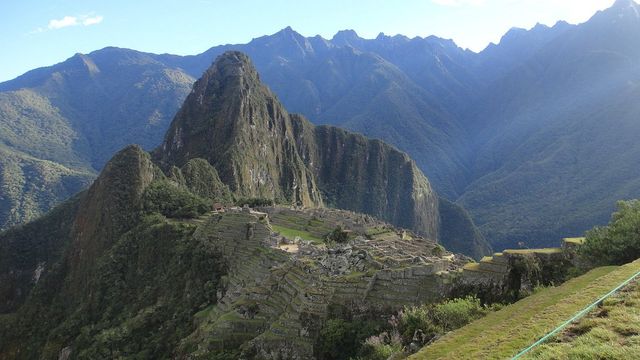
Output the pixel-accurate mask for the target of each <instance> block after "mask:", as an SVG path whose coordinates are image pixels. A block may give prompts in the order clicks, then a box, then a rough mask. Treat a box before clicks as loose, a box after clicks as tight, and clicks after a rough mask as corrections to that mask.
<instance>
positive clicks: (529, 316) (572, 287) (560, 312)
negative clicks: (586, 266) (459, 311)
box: [410, 260, 640, 360]
mask: <svg viewBox="0 0 640 360" xmlns="http://www.w3.org/2000/svg"><path fill="white" fill-rule="evenodd" d="M638 271H640V260H636V261H634V262H632V263H629V264H626V265H622V266H605V267H599V268H596V269H593V270H591V271H589V272H588V273H586V274H584V275H582V276H579V277H576V278H574V279H571V280H569V281H567V282H565V283H564V284H562V285H560V286H557V287H550V288H546V289H543V290H541V291H539V292H537V293H535V294H533V295H531V296H529V297H527V298H525V299H523V300H520V301H518V302H516V303H514V304H511V305H509V306H506V307H505V308H503V309H502V310H500V311H497V312H494V313H491V314H489V315H487V316H486V317H484V318H482V319H479V320H477V321H475V322H473V323H471V324H469V325H467V326H465V327H462V328H460V329H458V330H455V331H452V332H450V333H448V334H447V335H445V336H443V337H442V338H440V339H439V340H437V341H436V342H434V343H433V344H431V345H429V346H426V347H424V348H423V349H422V350H420V351H419V352H418V353H416V354H414V355H413V356H412V357H410V359H430V360H431V359H508V358H511V357H512V356H514V355H515V354H517V353H518V352H519V351H520V350H522V349H524V348H526V347H527V346H529V345H530V344H532V343H534V342H535V341H536V340H538V339H540V338H541V337H542V336H544V335H545V334H547V333H548V332H550V331H551V330H553V329H554V328H556V327H557V326H558V325H560V324H562V323H563V322H564V321H566V320H568V319H569V318H571V317H572V316H573V315H574V314H575V313H577V312H578V311H580V310H582V309H584V308H585V307H587V306H588V305H589V304H591V303H592V302H593V301H595V300H597V299H598V298H600V297H601V296H603V295H604V294H606V293H607V292H609V291H610V290H611V289H613V288H615V287H616V286H617V285H618V284H620V283H622V282H623V281H625V280H627V279H628V278H629V277H631V276H632V275H634V274H635V273H637V272H638Z"/></svg>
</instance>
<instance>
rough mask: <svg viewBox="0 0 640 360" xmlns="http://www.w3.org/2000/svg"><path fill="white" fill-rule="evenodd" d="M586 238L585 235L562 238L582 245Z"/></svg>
mask: <svg viewBox="0 0 640 360" xmlns="http://www.w3.org/2000/svg"><path fill="white" fill-rule="evenodd" d="M584 239H585V238H584V237H572V238H564V239H562V241H564V242H567V243H571V244H577V245H582V244H583V243H584Z"/></svg>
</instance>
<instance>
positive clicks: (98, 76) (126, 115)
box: [0, 48, 193, 229]
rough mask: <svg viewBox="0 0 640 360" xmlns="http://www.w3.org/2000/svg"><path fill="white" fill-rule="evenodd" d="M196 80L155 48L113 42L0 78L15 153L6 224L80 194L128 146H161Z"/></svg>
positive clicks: (2, 131) (3, 203) (7, 135)
mask: <svg viewBox="0 0 640 360" xmlns="http://www.w3.org/2000/svg"><path fill="white" fill-rule="evenodd" d="M192 82H193V78H191V77H190V76H188V75H186V74H185V73H184V72H182V71H181V70H179V69H174V68H169V67H167V66H165V65H163V64H161V63H159V62H157V61H155V60H153V58H152V57H151V56H150V55H148V54H144V53H139V52H135V51H131V50H121V49H116V48H107V49H103V50H102V51H99V52H95V53H92V54H89V55H81V54H77V55H75V56H74V57H72V58H70V59H68V60H67V61H65V62H63V63H60V64H57V65H54V66H51V67H49V68H42V69H37V70H33V71H31V72H28V73H26V74H24V75H22V76H20V77H18V78H16V79H14V80H11V81H8V82H5V83H2V84H0V147H1V148H2V151H3V153H4V154H8V155H7V156H4V157H3V158H2V163H3V165H2V166H3V169H5V171H4V173H5V175H4V177H3V178H2V180H0V181H2V183H0V186H2V187H3V188H7V189H9V190H8V191H6V192H3V193H2V195H3V196H2V198H3V199H2V200H0V214H3V215H0V229H4V228H7V227H9V226H11V225H15V224H19V223H23V222H25V221H27V220H30V219H33V218H35V217H36V216H38V215H40V214H43V213H44V212H46V211H47V210H49V209H51V207H52V206H53V205H54V204H57V203H58V202H60V201H62V200H64V199H67V198H69V197H70V196H71V195H72V194H75V193H76V192H77V191H79V190H80V189H82V188H83V187H85V186H86V185H87V184H88V182H89V181H90V179H92V178H93V177H95V174H96V172H97V171H99V170H100V169H101V168H102V166H103V165H104V164H105V162H106V161H107V160H108V159H109V158H110V157H111V156H112V155H113V154H114V153H115V152H116V151H117V150H118V149H120V148H122V147H123V146H125V145H127V144H130V143H138V144H141V145H142V146H144V147H146V148H152V147H154V146H156V145H157V143H158V141H159V139H160V138H161V136H162V134H163V133H164V132H165V130H166V128H167V126H168V124H169V121H170V120H171V117H172V116H173V115H174V112H175V109H176V108H177V107H178V106H179V104H180V103H181V102H182V100H183V99H184V97H185V96H186V94H187V93H188V91H189V90H190V86H191V83H192ZM34 164H38V165H37V166H36V165H34ZM43 164H45V165H43ZM27 166H28V167H30V169H33V170H30V169H27ZM44 168H46V170H43V169H44ZM7 169H15V170H11V171H8V170H7ZM16 178H20V179H19V180H16Z"/></svg>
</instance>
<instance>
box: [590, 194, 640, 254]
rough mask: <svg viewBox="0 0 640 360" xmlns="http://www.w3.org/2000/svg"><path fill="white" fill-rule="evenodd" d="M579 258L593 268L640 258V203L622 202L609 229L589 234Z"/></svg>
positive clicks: (595, 230)
mask: <svg viewBox="0 0 640 360" xmlns="http://www.w3.org/2000/svg"><path fill="white" fill-rule="evenodd" d="M579 254H580V256H582V257H584V260H585V263H587V264H589V265H621V264H625V263H628V262H631V261H633V260H636V259H638V258H640V200H630V201H619V202H618V210H617V211H616V212H615V213H613V215H612V216H611V221H610V222H609V224H608V225H607V226H596V227H595V228H593V229H592V230H590V231H588V232H587V233H586V239H585V242H584V244H582V246H581V247H580V252H579Z"/></svg>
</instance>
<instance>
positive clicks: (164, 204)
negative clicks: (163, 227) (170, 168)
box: [142, 180, 211, 218]
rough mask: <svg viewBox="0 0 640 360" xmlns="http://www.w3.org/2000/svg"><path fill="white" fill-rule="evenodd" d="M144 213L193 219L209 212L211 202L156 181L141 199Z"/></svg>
mask: <svg viewBox="0 0 640 360" xmlns="http://www.w3.org/2000/svg"><path fill="white" fill-rule="evenodd" d="M142 201H143V206H144V209H145V210H146V211H149V212H158V213H160V214H162V215H164V216H166V217H170V218H194V217H197V216H200V215H202V214H204V213H205V212H207V211H210V210H211V202H210V201H208V200H206V199H203V198H201V197H199V196H197V195H194V194H193V193H191V192H189V191H188V190H187V189H184V188H181V187H179V186H178V185H177V184H174V183H172V182H169V181H165V180H163V181H156V182H154V183H152V184H151V185H150V186H149V187H148V188H147V189H146V190H145V193H144V195H143V198H142Z"/></svg>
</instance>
